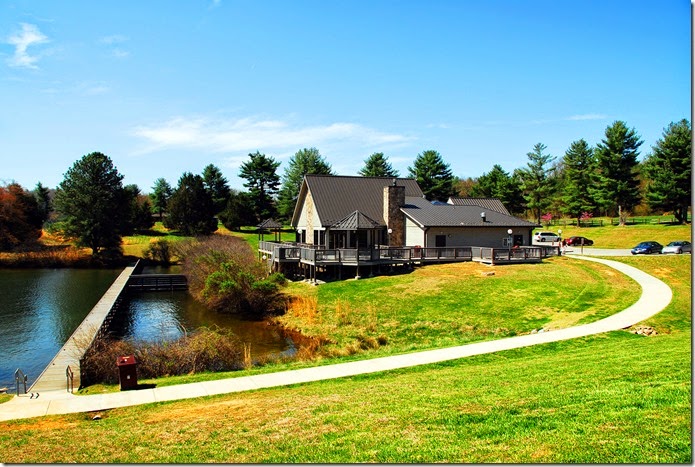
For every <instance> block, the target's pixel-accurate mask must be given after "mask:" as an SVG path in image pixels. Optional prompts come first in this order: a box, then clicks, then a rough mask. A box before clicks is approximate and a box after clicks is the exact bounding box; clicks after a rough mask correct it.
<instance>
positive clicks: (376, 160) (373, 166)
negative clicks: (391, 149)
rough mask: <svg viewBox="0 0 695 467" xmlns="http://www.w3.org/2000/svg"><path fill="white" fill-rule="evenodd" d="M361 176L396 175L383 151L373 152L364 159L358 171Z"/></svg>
mask: <svg viewBox="0 0 695 467" xmlns="http://www.w3.org/2000/svg"><path fill="white" fill-rule="evenodd" d="M358 173H359V174H360V175H361V176H363V177H398V175H399V174H398V171H397V170H394V169H393V167H392V166H391V164H390V163H389V162H388V158H386V157H385V156H384V153H383V152H375V153H374V154H372V155H371V156H369V157H368V158H367V159H365V161H364V167H362V168H361V169H360V171H359V172H358Z"/></svg>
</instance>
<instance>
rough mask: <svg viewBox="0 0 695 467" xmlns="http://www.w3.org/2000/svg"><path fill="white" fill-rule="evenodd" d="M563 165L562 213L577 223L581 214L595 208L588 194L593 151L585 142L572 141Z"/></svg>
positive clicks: (592, 165)
mask: <svg viewBox="0 0 695 467" xmlns="http://www.w3.org/2000/svg"><path fill="white" fill-rule="evenodd" d="M563 165H564V173H563V181H564V184H563V195H562V201H563V202H564V205H565V209H564V212H565V214H568V215H570V216H571V217H574V218H576V219H577V222H579V218H580V217H581V215H582V214H583V213H585V212H589V213H591V212H593V211H594V209H595V207H596V206H595V203H594V200H593V198H592V196H591V193H590V192H589V186H590V185H591V174H592V172H593V170H594V165H595V159H594V151H593V149H592V148H591V147H590V146H589V144H588V143H587V142H586V141H585V140H583V139H580V140H579V141H574V142H573V143H572V144H571V145H570V147H569V149H568V150H567V151H566V152H565V157H564V158H563ZM577 225H579V224H577Z"/></svg>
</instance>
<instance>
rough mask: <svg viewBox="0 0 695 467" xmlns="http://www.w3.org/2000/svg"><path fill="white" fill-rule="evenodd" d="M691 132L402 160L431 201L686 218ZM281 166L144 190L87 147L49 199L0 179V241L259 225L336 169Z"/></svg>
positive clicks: (246, 166) (313, 153) (380, 162)
mask: <svg viewBox="0 0 695 467" xmlns="http://www.w3.org/2000/svg"><path fill="white" fill-rule="evenodd" d="M691 137H692V130H691V127H690V122H689V121H688V120H685V119H684V120H681V121H679V122H675V123H671V124H670V125H669V126H668V127H667V128H665V129H664V132H663V135H662V137H661V138H660V139H659V140H658V141H657V142H656V144H655V145H654V146H653V147H652V151H651V152H650V153H649V154H647V155H646V157H645V158H644V159H643V161H642V162H639V161H638V157H639V155H640V153H639V148H640V146H641V145H642V144H643V142H642V140H641V139H640V137H639V136H638V135H637V133H636V131H635V130H634V128H629V127H628V126H627V125H626V124H625V122H622V121H616V122H614V123H613V124H612V125H610V126H608V127H607V128H606V131H605V137H604V138H603V139H602V141H601V142H600V143H598V144H597V145H596V146H595V147H591V146H590V145H589V144H588V143H587V142H586V141H585V140H584V139H580V140H578V141H574V142H572V143H571V144H570V146H569V148H568V149H567V150H566V152H565V154H564V155H563V156H562V157H561V158H559V159H558V158H557V157H554V156H552V155H550V154H548V153H547V152H546V149H547V147H546V146H545V145H544V144H542V143H538V144H536V145H535V146H534V147H533V148H532V150H531V151H530V152H529V153H527V158H528V162H527V164H526V166H524V167H521V168H518V169H515V170H514V171H513V172H512V173H509V172H506V171H505V170H504V169H503V168H502V167H501V166H500V165H499V164H495V165H494V166H493V167H492V169H491V170H490V171H489V172H487V173H483V174H482V175H480V176H479V177H477V178H467V179H461V178H458V177H455V176H454V175H453V173H452V171H451V168H450V166H449V164H447V163H446V162H445V160H444V158H443V157H442V156H441V155H440V154H439V153H438V152H437V151H435V150H426V151H423V152H421V153H420V154H418V155H417V156H416V158H415V160H414V162H413V164H412V166H409V167H408V174H407V176H408V177H411V178H414V179H415V180H417V182H418V184H419V185H420V187H421V189H422V191H423V193H424V195H425V197H426V198H427V199H429V200H430V201H446V200H447V199H448V198H449V197H450V196H473V197H493V198H498V199H500V200H501V201H502V203H503V204H504V205H505V206H506V207H507V209H508V210H509V211H510V212H511V213H513V214H515V215H520V216H523V215H526V216H529V217H531V218H533V219H534V220H535V221H536V222H537V223H541V218H542V217H543V218H547V216H568V217H572V218H577V219H582V218H587V217H591V216H594V215H610V216H616V215H617V216H619V217H620V218H621V222H624V220H625V218H626V217H627V215H628V213H630V212H631V210H633V209H634V208H636V207H637V206H639V205H640V204H641V203H646V205H647V206H648V208H649V209H651V210H655V211H656V210H661V211H668V212H672V213H673V215H674V217H675V218H676V220H677V221H678V222H681V223H682V222H686V221H687V215H688V210H689V207H690V199H691V152H692V147H691ZM279 166H280V162H278V161H276V160H275V159H274V158H272V157H270V156H266V155H265V154H262V153H260V152H258V151H256V152H255V153H251V154H249V155H248V159H247V160H246V161H245V162H244V163H243V164H242V165H241V167H240V170H239V177H240V178H242V179H244V180H245V183H244V188H246V191H238V190H234V189H231V188H230V187H229V184H228V181H227V179H226V178H225V177H224V176H223V174H222V172H221V171H220V169H219V168H218V167H216V166H215V165H213V164H210V165H208V166H206V167H205V168H204V169H203V172H202V173H201V174H193V173H190V172H186V173H184V174H183V175H182V176H181V177H180V178H179V180H178V184H177V186H176V187H172V186H171V185H170V184H169V183H168V182H167V181H166V180H165V179H164V178H159V179H157V180H156V181H155V183H154V185H153V186H152V188H151V190H152V191H151V193H150V194H149V195H145V194H143V193H141V190H140V189H139V188H138V187H137V186H136V185H125V186H124V185H123V184H122V181H123V175H121V174H120V173H119V172H118V170H117V169H116V167H115V166H114V165H113V162H112V161H111V159H110V158H109V157H108V156H106V155H104V154H102V153H99V152H94V153H91V154H87V155H86V156H84V157H82V159H80V160H78V161H77V162H75V163H74V165H73V166H72V167H71V168H70V169H69V170H68V171H67V172H66V173H65V175H64V179H63V181H62V182H61V183H60V185H59V186H58V187H57V188H56V190H55V192H54V194H53V196H50V194H51V193H50V190H48V189H47V188H46V187H44V186H43V185H41V183H39V184H38V185H37V186H36V188H35V189H34V190H33V191H28V190H26V189H24V188H23V187H21V186H20V185H18V184H16V183H10V184H8V185H6V186H0V249H2V250H9V249H13V248H17V247H18V246H20V245H23V244H26V243H27V242H31V241H35V240H36V239H38V238H39V236H40V235H41V228H42V226H43V225H44V223H45V222H46V221H47V220H49V218H51V220H52V222H53V225H54V227H55V228H56V229H57V230H59V231H60V232H61V233H63V234H64V235H65V236H67V237H69V238H72V239H74V240H75V241H76V243H77V244H78V245H80V246H85V247H89V248H91V249H92V252H93V254H94V255H108V254H112V253H113V254H118V253H119V250H120V244H121V237H122V236H124V235H131V234H132V233H133V232H135V231H138V230H147V229H150V228H151V227H152V226H153V225H154V222H155V218H158V219H159V220H160V221H162V222H163V224H164V226H165V227H167V228H169V229H173V230H177V231H179V232H180V233H182V234H183V235H191V236H197V235H209V234H211V233H212V232H214V231H215V230H217V225H218V220H219V221H220V222H222V224H223V225H224V226H225V227H227V228H229V229H231V230H236V229H239V228H241V227H242V226H249V225H258V224H259V223H260V222H262V221H263V220H265V219H269V218H274V219H277V220H281V221H285V222H287V221H289V220H290V219H291V217H292V215H293V212H294V209H295V205H296V202H297V198H298V196H299V191H300V188H301V183H302V180H303V178H304V176H305V175H307V174H319V175H321V174H323V175H335V173H334V171H333V169H332V167H331V165H330V164H329V163H328V162H327V161H326V159H325V158H324V157H323V156H322V155H321V154H320V153H319V151H318V150H317V149H316V148H304V149H301V150H299V151H297V152H296V153H295V154H294V155H293V156H292V157H291V158H290V160H289V162H288V165H287V167H286V168H285V171H284V174H283V175H282V177H280V175H278V168H279ZM358 174H359V175H361V176H369V177H389V178H392V177H399V176H400V174H399V172H398V171H397V170H395V169H393V167H392V165H391V164H390V163H389V161H388V157H386V156H385V155H384V154H383V153H381V152H377V153H373V154H371V155H370V156H369V157H367V158H366V159H365V160H364V164H363V166H362V168H361V169H360V170H359V171H358Z"/></svg>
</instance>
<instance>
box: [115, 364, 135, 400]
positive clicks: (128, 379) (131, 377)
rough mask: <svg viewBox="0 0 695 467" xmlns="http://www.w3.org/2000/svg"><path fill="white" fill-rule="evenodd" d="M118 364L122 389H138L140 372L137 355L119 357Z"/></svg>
mask: <svg viewBox="0 0 695 467" xmlns="http://www.w3.org/2000/svg"><path fill="white" fill-rule="evenodd" d="M116 366H117V367H118V382H119V383H120V384H121V391H127V390H128V389H137V387H138V372H137V362H136V361H135V355H126V356H125V357H118V360H116Z"/></svg>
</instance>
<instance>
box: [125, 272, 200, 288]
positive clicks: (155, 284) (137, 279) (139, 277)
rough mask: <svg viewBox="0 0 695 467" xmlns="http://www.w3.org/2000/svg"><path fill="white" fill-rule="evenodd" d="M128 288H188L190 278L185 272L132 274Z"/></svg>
mask: <svg viewBox="0 0 695 467" xmlns="http://www.w3.org/2000/svg"><path fill="white" fill-rule="evenodd" d="M128 290H131V291H133V292H139V291H143V292H144V291H159V290H188V280H187V279H186V276H184V275H183V274H132V275H131V276H130V279H129V280H128Z"/></svg>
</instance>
